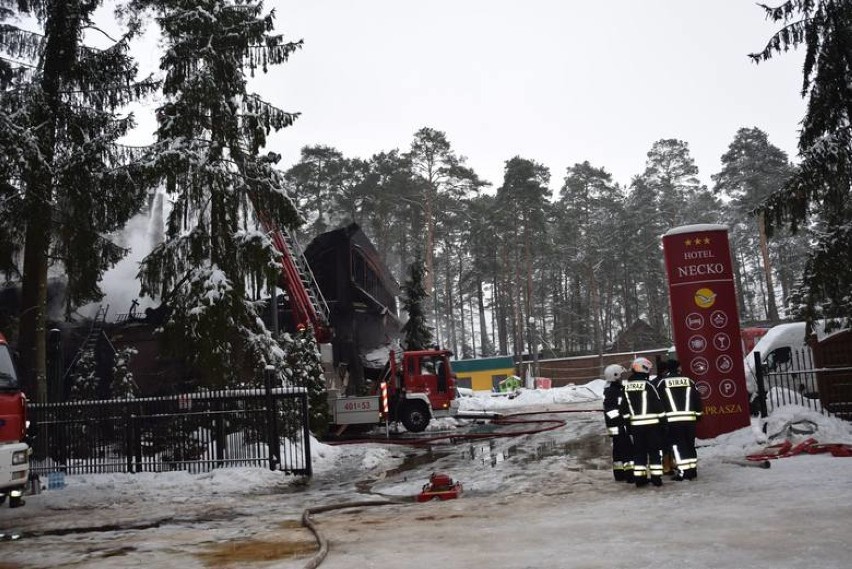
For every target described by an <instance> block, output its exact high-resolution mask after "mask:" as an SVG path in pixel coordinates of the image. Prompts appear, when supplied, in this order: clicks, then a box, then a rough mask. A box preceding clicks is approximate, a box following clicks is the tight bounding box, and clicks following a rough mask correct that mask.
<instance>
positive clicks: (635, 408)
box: [619, 358, 666, 487]
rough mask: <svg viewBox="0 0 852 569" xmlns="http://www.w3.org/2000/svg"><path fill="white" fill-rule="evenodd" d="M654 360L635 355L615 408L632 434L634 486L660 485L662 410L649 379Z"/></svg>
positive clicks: (654, 388)
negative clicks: (619, 400)
mask: <svg viewBox="0 0 852 569" xmlns="http://www.w3.org/2000/svg"><path fill="white" fill-rule="evenodd" d="M653 366H654V364H652V363H651V361H650V360H649V359H648V358H636V359H635V360H633V363H632V364H631V366H630V369H631V371H632V373H631V374H630V377H628V378H627V383H625V384H624V399H623V400H622V401H621V407H620V409H619V411H620V413H621V416H622V417H623V418H624V419H625V420H626V421H627V425H628V428H629V429H630V435H631V436H632V437H633V480H634V482H635V483H636V486H637V487H642V486H647V484H648V482H649V481H650V482H651V483H652V484H653V485H654V486H662V485H663V437H662V431H661V429H660V426H661V424H662V423H663V422H664V421H665V418H666V413H665V408H664V407H663V403H662V401H660V396H659V394H658V393H657V388H656V387H654V384H653V383H651V381H650V380H649V378H650V376H651V369H652V368H653Z"/></svg>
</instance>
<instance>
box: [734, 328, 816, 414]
mask: <svg viewBox="0 0 852 569" xmlns="http://www.w3.org/2000/svg"><path fill="white" fill-rule="evenodd" d="M805 327H806V323H805V322H790V323H787V324H779V325H777V326H774V327H772V328H770V329H769V330H768V331H767V332H766V334H764V335H763V336H762V337H761V338H760V340H758V342H757V344H755V346H754V349H752V350H751V352H749V353H748V355H747V356H746V357H745V361H744V362H743V363H744V366H745V375H746V387H747V389H748V392H749V394H750V396H751V398H752V399H753V398H754V397H755V395H756V394H757V374H756V372H755V361H754V354H755V353H756V352H757V353H760V360H761V362H762V366H761V367H762V368H763V369H764V371H766V372H769V373H768V374H767V375H766V376H765V377H764V388H765V389H766V390H767V391H769V390H770V389H772V388H773V387H785V388H788V389H793V390H795V391H798V392H799V393H802V394H803V395H805V396H816V383H815V382H813V381H807V382H806V381H804V379H805V378H804V374H802V372H804V371H806V370H811V369H812V368H813V353H812V352H811V348H810V346H809V345H808V342H807V339H806V337H805ZM776 374H784V377H785V379H787V378H790V377H792V378H798V379H799V380H800V381H798V382H795V383H792V384H791V383H790V382H789V381H787V382H785V383H783V384H781V383H780V382H779V381H778V380H777V378H778V377H779V375H776Z"/></svg>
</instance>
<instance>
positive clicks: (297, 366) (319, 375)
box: [283, 326, 331, 436]
mask: <svg viewBox="0 0 852 569" xmlns="http://www.w3.org/2000/svg"><path fill="white" fill-rule="evenodd" d="M284 345H285V348H284V349H285V353H286V356H285V365H284V368H283V373H284V378H285V380H286V381H287V382H288V383H289V384H290V385H293V386H296V387H304V388H305V389H307V390H308V406H309V409H310V418H309V422H310V427H311V432H312V433H314V434H315V435H317V436H322V435H324V434H325V433H326V431H327V430H328V425H329V422H330V420H331V419H330V414H329V413H330V412H329V408H328V392H327V391H326V388H325V376H324V375H323V369H322V360H321V358H320V351H319V346H317V341H316V338H315V337H314V333H313V330H312V329H311V328H310V327H305V326H299V327H298V330H297V331H296V334H295V336H292V337H291V336H290V335H289V334H285V339H284Z"/></svg>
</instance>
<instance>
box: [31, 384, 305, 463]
mask: <svg viewBox="0 0 852 569" xmlns="http://www.w3.org/2000/svg"><path fill="white" fill-rule="evenodd" d="M28 415H29V419H30V422H31V424H30V431H29V433H30V437H31V441H30V442H31V445H32V448H33V456H32V461H31V464H32V470H33V471H34V472H35V473H36V474H40V475H42V474H47V473H50V472H55V471H63V472H65V473H67V474H83V473H107V472H165V471H172V470H186V471H189V472H205V471H209V470H211V469H214V468H227V467H237V466H265V467H269V468H270V469H272V470H281V471H284V472H287V473H289V474H296V475H305V476H310V475H311V473H312V472H311V458H310V457H311V451H310V436H309V429H308V399H307V392H306V391H305V390H304V389H303V388H268V389H236V390H226V391H215V392H213V391H211V392H199V393H189V394H184V395H176V396H170V397H144V398H137V399H121V400H107V401H72V402H65V403H46V404H31V405H30V406H29V407H28Z"/></svg>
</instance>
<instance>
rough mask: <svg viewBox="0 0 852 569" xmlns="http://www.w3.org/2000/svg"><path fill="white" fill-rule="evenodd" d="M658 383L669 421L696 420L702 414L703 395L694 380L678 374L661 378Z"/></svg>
mask: <svg viewBox="0 0 852 569" xmlns="http://www.w3.org/2000/svg"><path fill="white" fill-rule="evenodd" d="M658 385H659V390H660V397H661V398H662V400H663V405H664V406H665V408H666V420H667V421H668V422H670V423H675V422H678V421H696V420H697V419H698V418H699V417H700V416H701V414H702V412H703V408H702V405H701V396H700V395H699V394H698V390H697V389H696V388H695V382H694V381H692V380H691V379H689V378H688V377H684V376H679V375H676V376H672V377H667V378H665V379H663V380H661V381H660V382H659V384H658Z"/></svg>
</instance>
